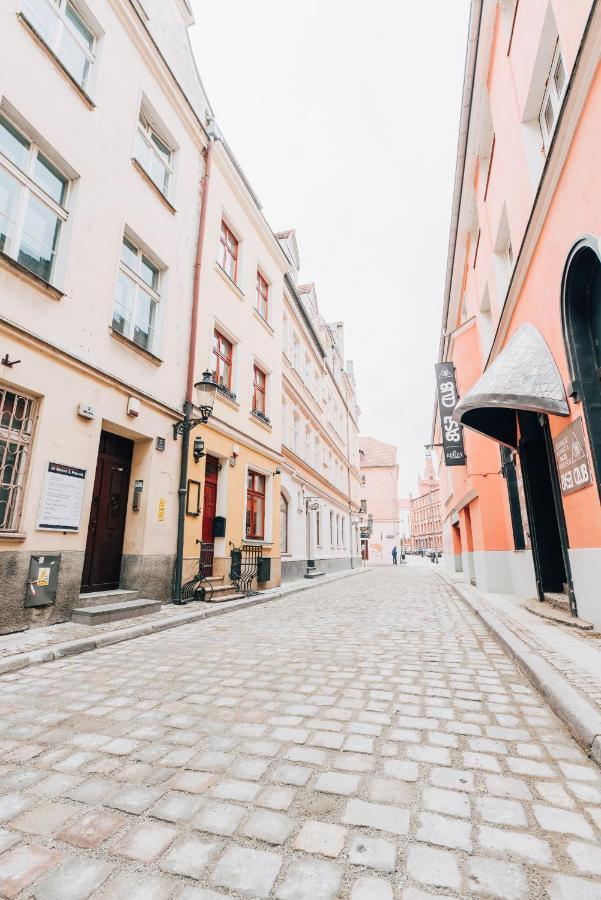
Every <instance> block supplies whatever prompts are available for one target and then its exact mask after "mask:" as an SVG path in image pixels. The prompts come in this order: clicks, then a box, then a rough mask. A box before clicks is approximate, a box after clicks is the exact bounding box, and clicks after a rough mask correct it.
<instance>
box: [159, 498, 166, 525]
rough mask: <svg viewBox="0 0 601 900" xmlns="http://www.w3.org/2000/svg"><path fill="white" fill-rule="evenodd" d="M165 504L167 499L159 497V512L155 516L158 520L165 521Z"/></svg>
mask: <svg viewBox="0 0 601 900" xmlns="http://www.w3.org/2000/svg"><path fill="white" fill-rule="evenodd" d="M166 506H167V501H166V500H165V498H164V497H161V499H160V500H159V513H158V517H157V518H158V520H159V522H164V521H165V508H166Z"/></svg>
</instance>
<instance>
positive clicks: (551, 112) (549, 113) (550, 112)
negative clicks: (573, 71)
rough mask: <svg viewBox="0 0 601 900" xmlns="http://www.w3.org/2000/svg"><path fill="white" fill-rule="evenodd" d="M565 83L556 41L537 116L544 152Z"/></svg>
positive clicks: (562, 65) (550, 136)
mask: <svg viewBox="0 0 601 900" xmlns="http://www.w3.org/2000/svg"><path fill="white" fill-rule="evenodd" d="M567 83H568V79H567V76H566V70H565V66H564V63H563V57H562V55H561V50H560V48H559V43H558V44H557V47H556V49H555V53H554V55H553V62H552V63H551V70H550V72H549V77H548V78H547V84H546V87H545V93H544V95H543V102H542V104H541V108H540V113H539V117H538V119H539V122H540V128H541V132H542V135H543V145H544V149H545V153H547V152H548V150H549V146H550V144H551V140H552V138H553V133H554V131H555V126H556V125H557V119H558V118H559V111H560V109H561V104H562V101H563V97H564V94H565V91H566V87H567Z"/></svg>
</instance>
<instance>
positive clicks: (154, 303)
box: [112, 236, 161, 350]
mask: <svg viewBox="0 0 601 900" xmlns="http://www.w3.org/2000/svg"><path fill="white" fill-rule="evenodd" d="M160 281H161V272H160V269H159V267H158V266H157V265H155V264H154V263H153V262H151V261H150V260H149V259H148V257H147V256H146V255H145V254H144V253H143V252H142V250H140V248H139V247H137V246H136V244H135V243H134V242H133V241H132V240H131V239H130V238H128V237H127V236H124V237H123V243H122V245H121V262H120V264H119V277H118V279H117V296H116V298H115V305H114V307H113V323H112V324H113V330H114V331H117V332H118V333H119V334H122V335H123V336H124V337H126V338H128V339H129V340H130V341H133V342H134V344H137V345H138V346H139V347H142V348H143V349H144V350H153V349H154V348H155V345H156V326H157V317H158V306H159V301H160V298H161V296H160Z"/></svg>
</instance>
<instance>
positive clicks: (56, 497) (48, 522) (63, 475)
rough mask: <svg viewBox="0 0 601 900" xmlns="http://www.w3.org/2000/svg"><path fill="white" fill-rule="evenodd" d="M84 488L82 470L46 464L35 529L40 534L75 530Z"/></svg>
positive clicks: (77, 526)
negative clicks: (37, 529)
mask: <svg viewBox="0 0 601 900" xmlns="http://www.w3.org/2000/svg"><path fill="white" fill-rule="evenodd" d="M85 487H86V470H85V469H78V468H77V467H76V466H66V465H63V464H62V463H55V462H49V463H48V466H47V469H46V474H45V476H44V485H43V487H42V498H41V500H40V511H39V513H38V524H37V527H38V528H40V529H42V530H43V531H79V528H80V523H81V509H82V506H83V497H84V492H85Z"/></svg>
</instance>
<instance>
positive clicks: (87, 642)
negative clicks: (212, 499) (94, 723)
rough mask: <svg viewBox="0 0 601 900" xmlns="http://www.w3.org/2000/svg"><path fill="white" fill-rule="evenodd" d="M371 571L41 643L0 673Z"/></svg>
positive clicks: (1, 663)
mask: <svg viewBox="0 0 601 900" xmlns="http://www.w3.org/2000/svg"><path fill="white" fill-rule="evenodd" d="M372 571H373V569H372V568H371V567H363V566H362V567H361V568H359V569H350V570H348V571H346V572H336V573H335V574H333V575H326V576H325V578H323V579H321V578H320V579H318V580H316V581H309V582H308V583H307V584H306V585H305V584H300V585H298V584H295V585H294V587H290V588H286V587H278V588H270V589H269V590H267V591H264V592H263V593H261V594H258V595H257V596H254V597H246V598H243V599H239V600H234V601H232V602H231V604H228V602H227V601H224V602H223V603H222V604H215V605H211V606H210V607H209V608H208V609H202V610H197V611H195V612H189V613H182V614H181V615H179V616H172V617H171V618H170V619H163V620H162V621H159V622H157V621H155V622H142V623H138V624H133V625H130V626H128V627H127V628H119V629H117V630H115V631H104V632H102V634H99V635H98V636H97V637H95V636H94V635H91V636H90V635H88V636H87V637H85V638H78V639H76V640H74V641H64V642H63V643H62V644H54V645H52V646H50V647H42V648H41V649H40V650H32V651H30V652H29V653H17V654H15V655H14V656H6V657H4V659H0V675H7V674H9V673H10V672H17V671H19V669H25V668H28V667H29V666H36V665H41V664H42V663H46V662H52V661H53V660H56V659H65V657H67V656H77V655H79V654H80V653H87V652H89V651H90V650H98V649H100V648H101V647H108V646H110V645H111V644H120V643H121V642H122V641H131V640H134V639H135V638H138V637H145V636H146V635H148V634H155V633H158V632H159V631H167V630H168V629H170V628H177V627H178V626H179V625H189V624H190V623H192V622H198V621H199V620H200V619H212V618H213V617H214V616H223V615H225V614H226V613H230V612H236V611H237V610H239V609H248V608H249V607H251V606H260V605H261V604H263V603H269V602H270V601H271V600H279V599H280V598H281V597H289V596H291V595H292V594H299V593H301V592H303V591H308V590H311V589H312V588H316V587H319V586H320V585H323V584H331V583H332V582H333V581H341V580H342V579H344V578H350V577H351V576H353V575H359V574H360V573H362V572H372Z"/></svg>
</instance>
